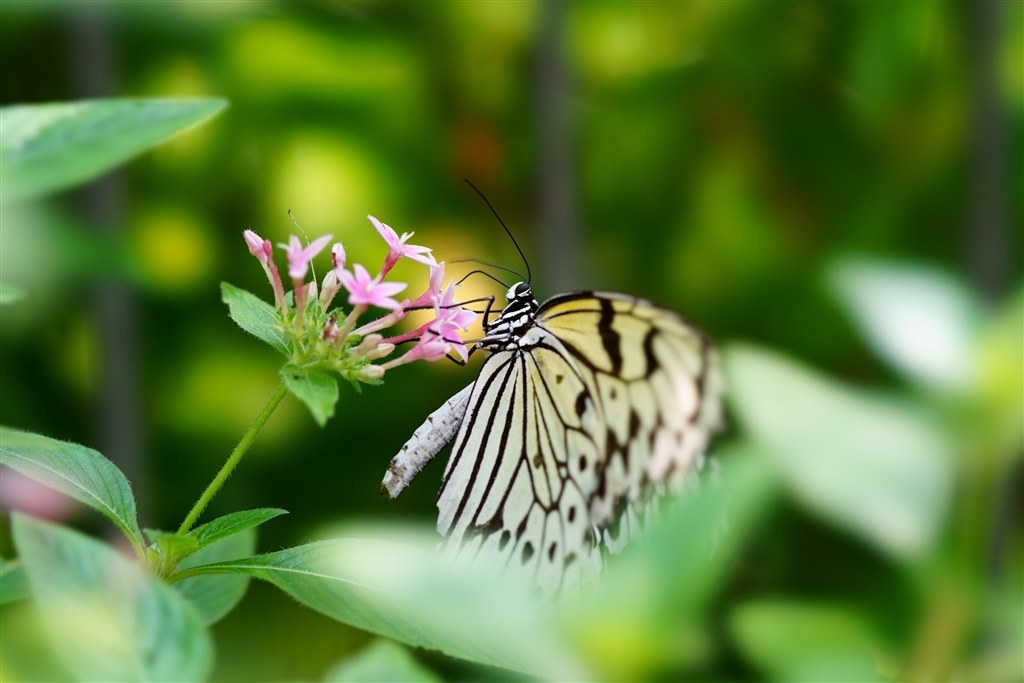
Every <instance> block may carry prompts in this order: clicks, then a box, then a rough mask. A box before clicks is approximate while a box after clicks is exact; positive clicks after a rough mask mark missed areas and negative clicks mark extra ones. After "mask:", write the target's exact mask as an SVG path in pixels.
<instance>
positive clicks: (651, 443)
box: [537, 292, 722, 528]
mask: <svg viewBox="0 0 1024 683" xmlns="http://www.w3.org/2000/svg"><path fill="white" fill-rule="evenodd" d="M537 321H538V324H539V325H541V326H542V327H543V328H544V329H545V330H547V331H549V332H550V333H551V334H553V335H554V336H556V337H557V338H558V340H559V341H560V342H561V345H562V347H563V348H565V349H566V350H567V351H568V352H569V353H570V354H571V355H572V357H573V358H574V359H575V361H576V363H577V364H578V365H579V366H580V367H581V368H583V373H584V374H586V375H589V376H591V377H592V378H593V379H592V383H593V385H594V389H593V390H592V393H593V395H594V397H595V400H596V403H597V404H598V405H599V407H600V412H601V414H602V415H603V421H602V423H601V425H600V427H599V428H598V431H601V430H602V429H603V431H604V434H603V435H602V434H600V433H594V434H591V437H592V438H593V440H594V442H595V444H599V445H601V446H602V448H601V455H602V457H601V458H600V459H599V460H598V461H597V463H596V464H595V468H596V472H595V474H594V476H593V477H592V479H593V480H595V481H596V482H597V483H598V485H597V486H596V487H593V488H592V489H591V490H590V494H589V498H588V501H587V502H588V506H589V509H590V513H591V519H592V521H593V523H594V524H595V525H596V526H598V527H599V528H604V527H606V526H608V525H610V524H612V523H613V522H615V521H616V518H617V517H618V515H619V514H620V513H621V511H622V509H623V507H624V504H625V503H632V502H635V501H641V500H644V499H646V498H648V497H649V496H650V494H651V493H652V492H653V491H654V490H655V489H657V488H660V487H662V486H663V485H667V486H668V487H670V488H675V487H678V486H679V484H681V482H682V481H683V479H684V477H685V475H686V473H687V472H689V471H690V470H691V467H692V465H693V464H694V462H695V461H696V459H697V458H698V457H699V456H700V455H701V454H702V453H703V452H704V450H705V449H706V448H707V445H708V441H709V440H710V437H711V434H712V433H713V432H714V431H715V430H717V429H718V428H719V426H720V423H721V398H722V380H721V377H720V374H719V370H718V362H717V357H716V354H715V350H714V347H713V346H712V345H711V343H710V341H709V340H708V338H707V337H706V336H705V335H704V333H703V332H701V331H700V330H699V329H698V328H696V327H695V326H693V325H691V324H689V323H688V322H686V321H685V320H683V318H682V317H680V316H679V315H678V314H676V313H674V312H672V311H669V310H666V309H664V308H661V307H659V306H656V305H654V304H652V303H650V302H649V301H646V300H644V299H638V298H635V297H631V296H628V295H624V294H617V293H612V292H594V293H590V292H581V293H573V294H564V295H561V296H557V297H555V298H553V299H551V300H549V301H547V302H546V303H545V304H544V306H543V307H542V308H541V309H540V311H538V314H537Z"/></svg>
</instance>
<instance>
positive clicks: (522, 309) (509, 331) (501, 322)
mask: <svg viewBox="0 0 1024 683" xmlns="http://www.w3.org/2000/svg"><path fill="white" fill-rule="evenodd" d="M505 299H506V300H507V301H508V303H507V304H506V305H505V308H503V309H502V310H501V315H499V316H498V317H497V318H496V319H495V320H494V322H492V323H488V324H487V325H485V326H484V331H485V332H486V336H487V337H488V338H490V340H491V341H490V342H489V343H486V344H484V345H483V346H484V348H487V349H489V350H492V351H493V350H498V349H504V348H509V347H511V346H515V345H517V343H518V340H519V338H520V337H521V336H522V335H523V334H525V333H526V331H527V330H528V329H530V327H531V326H532V325H533V320H534V316H536V314H537V309H538V308H540V304H538V303H537V300H536V299H534V298H533V290H531V289H530V285H529V283H526V282H517V283H516V284H514V285H512V286H511V287H509V288H508V292H506V293H505Z"/></svg>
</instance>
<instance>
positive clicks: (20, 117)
mask: <svg viewBox="0 0 1024 683" xmlns="http://www.w3.org/2000/svg"><path fill="white" fill-rule="evenodd" d="M226 104H227V103H226V102H225V101H224V100H221V99H205V100H174V99H163V100H160V99H152V100H82V101H78V102H60V103H52V104H37V105H14V106H9V107H3V108H2V109H0V116H2V117H3V127H2V129H0V184H2V185H3V188H4V192H3V200H4V201H13V200H20V199H27V198H31V197H37V196H40V195H44V194H48V193H51V192H55V191H57V190H62V189H64V188H67V187H71V186H74V185H78V184H81V183H83V182H86V181H88V180H91V179H92V178H95V177H96V176H98V175H100V174H102V173H104V172H106V171H109V170H111V169H113V168H115V167H116V166H120V165H121V164H123V163H124V162H126V161H127V160H129V159H131V158H132V157H134V156H136V155H137V154H139V153H141V152H143V151H145V150H146V149H148V148H150V147H152V146H154V145H156V144H158V143H160V142H163V141H164V140H166V139H168V138H170V137H171V136H172V135H174V134H175V133H177V132H179V131H181V130H184V129H185V128H188V127H189V126H192V125H194V124H197V123H199V122H200V121H203V120H205V119H207V118H209V117H210V116H212V115H214V114H216V113H217V112H219V111H220V110H222V109H223V108H224V107H225V106H226Z"/></svg>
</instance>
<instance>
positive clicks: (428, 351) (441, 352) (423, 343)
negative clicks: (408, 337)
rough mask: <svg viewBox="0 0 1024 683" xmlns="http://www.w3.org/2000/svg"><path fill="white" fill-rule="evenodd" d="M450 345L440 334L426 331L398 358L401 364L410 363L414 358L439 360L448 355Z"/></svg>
mask: <svg viewBox="0 0 1024 683" xmlns="http://www.w3.org/2000/svg"><path fill="white" fill-rule="evenodd" d="M450 346H451V344H450V343H448V342H447V341H446V340H444V339H442V338H441V337H440V336H438V335H436V334H434V333H433V332H430V331H426V332H424V333H423V336H421V337H420V340H419V341H418V342H416V346H414V347H412V348H411V349H409V351H408V352H407V353H406V354H405V355H404V356H402V357H401V358H400V359H399V360H400V361H401V362H402V363H403V364H404V363H411V362H412V361H414V360H425V361H428V362H430V361H435V360H440V359H442V358H444V357H445V356H446V355H448V348H449V347H450Z"/></svg>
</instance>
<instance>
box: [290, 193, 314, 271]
mask: <svg viewBox="0 0 1024 683" xmlns="http://www.w3.org/2000/svg"><path fill="white" fill-rule="evenodd" d="M288 218H290V219H292V223H293V224H294V225H295V229H296V230H298V231H299V234H300V235H302V239H304V240H306V246H307V247H308V246H309V235H307V234H306V231H305V230H303V229H302V226H301V225H299V222H298V221H297V220H295V216H294V214H292V210H291V209H288ZM309 267H310V270H312V272H313V282H316V266H314V265H313V264H312V263H310V264H309Z"/></svg>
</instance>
